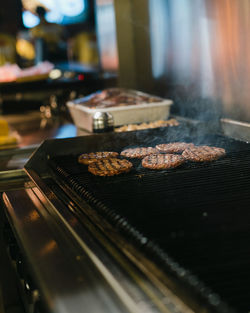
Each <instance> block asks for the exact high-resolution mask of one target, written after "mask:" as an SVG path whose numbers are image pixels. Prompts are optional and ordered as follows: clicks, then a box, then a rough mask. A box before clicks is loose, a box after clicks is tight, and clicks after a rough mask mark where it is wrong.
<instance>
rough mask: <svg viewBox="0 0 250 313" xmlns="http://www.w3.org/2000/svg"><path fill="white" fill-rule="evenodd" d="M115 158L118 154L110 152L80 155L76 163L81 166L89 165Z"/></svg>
mask: <svg viewBox="0 0 250 313" xmlns="http://www.w3.org/2000/svg"><path fill="white" fill-rule="evenodd" d="M117 156H118V153H117V152H112V151H103V152H90V153H84V154H81V155H80V156H79V157H78V162H79V163H82V164H90V163H94V162H96V161H98V160H101V159H108V158H116V157H117Z"/></svg>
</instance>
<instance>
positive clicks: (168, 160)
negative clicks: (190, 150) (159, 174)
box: [142, 154, 185, 170]
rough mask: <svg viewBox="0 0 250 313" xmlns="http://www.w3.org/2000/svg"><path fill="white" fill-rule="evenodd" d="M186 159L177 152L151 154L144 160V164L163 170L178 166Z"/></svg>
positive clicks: (147, 166) (144, 165)
mask: <svg viewBox="0 0 250 313" xmlns="http://www.w3.org/2000/svg"><path fill="white" fill-rule="evenodd" d="M184 161H185V160H184V158H183V157H182V156H181V155H177V154H151V155H148V156H146V157H145V158H144V159H143V160H142V166H143V167H146V168H150V169H154V170H162V169H167V168H174V167H177V166H179V165H181V164H182V163H184Z"/></svg>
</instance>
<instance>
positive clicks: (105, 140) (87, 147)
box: [25, 128, 249, 312]
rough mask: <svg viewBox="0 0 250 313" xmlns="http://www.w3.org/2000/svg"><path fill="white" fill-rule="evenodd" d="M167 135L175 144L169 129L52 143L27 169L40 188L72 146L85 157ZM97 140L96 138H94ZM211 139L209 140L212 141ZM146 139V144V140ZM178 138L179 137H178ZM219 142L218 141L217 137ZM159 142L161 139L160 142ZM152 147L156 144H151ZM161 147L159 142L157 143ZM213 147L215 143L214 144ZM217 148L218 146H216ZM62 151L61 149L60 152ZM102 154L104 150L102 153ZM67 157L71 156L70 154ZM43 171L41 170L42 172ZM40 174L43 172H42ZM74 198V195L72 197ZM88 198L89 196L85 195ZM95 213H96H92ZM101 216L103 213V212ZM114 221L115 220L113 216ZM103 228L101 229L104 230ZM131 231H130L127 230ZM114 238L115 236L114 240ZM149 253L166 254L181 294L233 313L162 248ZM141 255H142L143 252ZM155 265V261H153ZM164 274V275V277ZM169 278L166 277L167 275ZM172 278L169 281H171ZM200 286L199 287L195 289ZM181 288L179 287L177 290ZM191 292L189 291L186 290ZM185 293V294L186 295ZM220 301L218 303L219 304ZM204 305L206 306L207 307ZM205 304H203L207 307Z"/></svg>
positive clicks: (122, 223)
mask: <svg viewBox="0 0 250 313" xmlns="http://www.w3.org/2000/svg"><path fill="white" fill-rule="evenodd" d="M188 131H189V134H188V136H187V135H186V134H185V136H184V137H183V136H182V135H180V136H179V138H178V140H177V141H184V140H186V139H187V138H189V139H190V138H191V136H193V135H192V134H193V133H195V134H197V130H195V129H190V128H189V129H188ZM179 133H180V134H183V130H182V132H179ZM164 134H165V136H166V135H167V136H168V140H167V141H168V142H170V141H173V139H172V138H173V136H174V135H175V136H176V133H175V130H174V131H173V130H170V131H169V130H166V129H160V130H151V131H142V132H140V135H138V132H134V133H129V134H128V133H127V134H110V135H107V136H100V137H99V136H98V137H95V138H89V137H85V138H76V139H74V140H60V142H59V141H58V140H57V141H49V142H45V143H44V146H42V147H41V149H40V151H39V149H38V151H37V153H36V154H35V155H34V156H33V158H31V160H30V161H29V162H28V164H27V165H26V166H25V168H26V170H27V172H28V174H29V175H30V176H31V177H33V179H34V181H35V182H36V183H37V184H38V185H39V180H41V179H43V177H48V176H51V175H52V176H54V173H53V171H52V172H50V170H49V168H48V160H51V159H52V158H54V157H55V156H57V155H59V156H62V155H64V154H65V151H69V150H68V149H69V148H70V146H71V151H72V150H74V152H75V153H76V154H78V153H83V152H91V151H98V150H96V149H97V147H101V148H103V150H106V149H110V148H109V147H110V145H112V146H113V145H114V140H115V141H116V142H119V145H120V146H118V145H117V146H116V147H117V149H118V150H119V149H120V147H121V146H123V147H124V145H125V147H128V143H129V142H130V143H131V141H132V142H133V144H136V143H137V144H138V141H139V142H140V144H142V143H145V141H146V143H145V145H151V144H150V142H149V141H150V140H148V136H149V135H150V136H151V138H152V136H153V137H154V138H158V136H160V138H161V139H160V142H164V141H163V139H162V136H163V135H164ZM92 137H93V136H92ZM208 137H210V139H211V138H212V137H211V134H210V135H208ZM208 137H207V138H208ZM145 138H146V140H145ZM175 138H176V137H175ZM204 138H205V135H204V134H203V135H202V137H201V136H199V137H197V139H198V140H197V142H198V143H203V142H204V141H202V140H204ZM217 138H218V137H217ZM93 139H96V140H95V142H94V143H93ZM157 140H158V139H157ZM225 140H226V141H227V142H231V143H236V141H234V140H231V139H228V138H227V139H225ZM197 142H196V143H197ZM151 143H152V140H151ZM157 143H159V141H158V142H157ZM205 143H207V141H205V142H204V144H205ZM210 143H211V142H210ZM81 144H84V148H82V147H81V148H80V149H79V145H81ZM215 144H216V143H215ZM236 146H237V149H239V148H241V149H243V150H244V149H245V148H246V144H245V143H243V142H237V144H236ZM57 147H58V149H57ZM234 148H235V147H234ZM247 149H249V146H247ZM99 151H100V149H99ZM66 154H67V153H66ZM41 158H42V159H43V162H40V164H39V166H38V163H37V160H39V159H40V160H41ZM38 168H39V169H38ZM198 168H202V165H199V166H198ZM39 170H40V172H39ZM176 171H178V169H176ZM54 178H55V179H56V180H57V183H58V184H59V185H60V186H61V187H62V188H63V189H64V191H65V192H66V193H68V194H70V193H72V191H71V190H70V189H68V188H67V186H66V184H64V183H63V182H62V180H61V179H58V175H55V176H54ZM71 196H72V195H71ZM85 197H86V195H85ZM74 201H76V202H77V203H78V206H79V207H81V204H80V203H81V200H80V199H79V197H77V195H76V194H75V195H74ZM103 210H104V211H105V210H107V208H103ZM92 213H93V212H92ZM99 213H100V212H99ZM105 214H106V216H107V214H108V215H109V216H111V217H112V214H113V212H107V211H106V213H105ZM113 217H114V216H113ZM115 218H116V219H117V221H118V223H117V225H118V224H119V225H120V226H122V227H125V228H126V227H127V228H128V224H127V223H126V221H125V220H124V219H123V218H117V216H116V217H115ZM117 225H116V226H117ZM100 227H101V226H100ZM130 230H131V233H132V237H134V238H135V237H137V244H138V243H139V245H138V246H137V247H139V246H143V242H141V238H143V237H141V235H140V234H139V233H138V231H137V230H136V229H134V228H130ZM126 231H127V230H126ZM117 235H121V234H117ZM110 237H112V236H110ZM153 250H155V251H154V252H152V251H153ZM149 252H150V253H151V252H152V253H153V254H154V253H155V252H156V253H157V254H162V253H163V258H164V259H165V260H167V264H165V265H166V266H167V268H168V271H167V275H169V277H171V280H172V282H173V281H174V285H175V288H177V289H178V292H177V293H180V294H183V291H180V290H181V289H182V287H184V289H185V288H191V295H190V296H191V297H192V296H195V298H196V300H197V299H198V300H197V301H198V302H203V301H205V302H206V305H207V307H208V310H210V309H211V310H212V311H218V312H230V308H229V307H228V306H226V305H225V304H224V303H223V302H220V301H219V303H218V301H217V300H216V299H217V298H216V295H215V294H213V292H212V291H211V290H210V289H209V288H207V287H206V286H205V285H204V284H203V283H202V282H201V281H199V280H198V283H197V278H196V277H194V276H193V275H192V274H191V273H189V272H188V271H185V270H184V269H183V268H182V267H181V266H180V265H179V264H178V263H176V262H175V261H174V260H173V259H172V258H170V257H169V256H168V255H166V254H164V252H163V251H162V250H159V248H158V247H157V246H156V245H154V244H153V245H152V244H151V247H150V248H149ZM140 253H141V251H140ZM150 253H149V254H148V252H147V257H148V255H150ZM153 261H155V260H154V258H153ZM183 271H185V273H186V274H185V275H184V276H183ZM161 274H162V273H161ZM165 274H166V273H165ZM169 277H168V278H169ZM194 281H196V283H194ZM192 284H193V285H195V284H196V286H192ZM180 285H182V287H180ZM177 286H178V287H177ZM201 289H202V290H203V292H201V291H200V290H201ZM186 291H187V290H186ZM184 293H185V291H184ZM215 300H216V301H215ZM205 302H204V303H205ZM204 303H203V304H204Z"/></svg>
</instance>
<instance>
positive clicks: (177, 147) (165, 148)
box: [156, 142, 194, 153]
mask: <svg viewBox="0 0 250 313" xmlns="http://www.w3.org/2000/svg"><path fill="white" fill-rule="evenodd" d="M192 147H194V144H193V143H186V142H172V143H163V144H160V145H157V146H156V149H157V150H159V151H160V152H162V153H180V152H183V151H184V150H185V149H187V148H192Z"/></svg>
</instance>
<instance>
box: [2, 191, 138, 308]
mask: <svg viewBox="0 0 250 313" xmlns="http://www.w3.org/2000/svg"><path fill="white" fill-rule="evenodd" d="M3 199H4V203H5V206H6V215H7V218H8V220H9V222H10V224H11V226H12V228H13V230H14V232H15V233H16V237H17V238H18V241H19V244H20V246H21V249H22V252H23V254H24V256H25V257H26V260H27V262H28V265H29V269H30V271H31V272H32V274H33V277H34V279H35V282H36V285H37V286H38V289H39V291H40V292H41V296H42V299H43V301H44V303H45V304H46V306H47V308H48V310H49V312H54V313H59V312H60V313H62V312H63V313H75V312H76V313H79V312H85V313H92V312H95V313H105V312H107V313H110V312H117V313H128V312H135V313H137V312H142V311H138V310H131V308H128V305H125V304H124V303H123V302H122V301H120V299H119V297H117V295H116V293H114V292H113V290H112V289H111V288H110V286H109V284H107V282H106V280H105V279H104V278H103V276H102V275H100V272H99V271H98V270H97V268H96V266H95V265H94V264H93V262H92V260H91V259H90V257H89V255H88V253H87V252H86V251H85V250H84V249H82V250H81V253H80V254H78V253H77V252H79V251H76V250H75V248H74V245H73V244H71V241H70V240H69V238H67V237H66V236H63V233H62V232H58V231H56V228H57V227H56V226H55V224H54V223H53V221H52V219H51V218H50V217H49V216H48V215H47V217H46V218H44V216H45V215H46V214H45V213H44V212H46V211H47V210H46V208H45V207H44V205H43V204H42V202H41V201H40V200H39V198H38V197H37V195H36V194H35V193H34V191H33V190H32V189H26V190H24V189H22V190H18V191H9V192H7V193H4V195H3ZM42 212H43V214H42ZM46 219H50V220H51V221H50V222H49V223H48V221H47V220H46Z"/></svg>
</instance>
